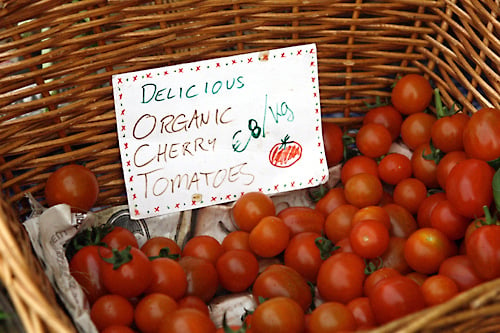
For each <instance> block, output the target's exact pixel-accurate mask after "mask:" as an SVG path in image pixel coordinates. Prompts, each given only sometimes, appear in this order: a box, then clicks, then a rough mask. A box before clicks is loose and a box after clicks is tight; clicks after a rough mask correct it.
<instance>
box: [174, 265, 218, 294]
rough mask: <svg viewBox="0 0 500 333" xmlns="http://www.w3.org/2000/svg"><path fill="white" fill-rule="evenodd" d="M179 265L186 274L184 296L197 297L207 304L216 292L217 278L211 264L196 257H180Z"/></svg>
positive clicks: (213, 266)
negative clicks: (186, 284)
mask: <svg viewBox="0 0 500 333" xmlns="http://www.w3.org/2000/svg"><path fill="white" fill-rule="evenodd" d="M179 264H180V265H181V266H182V268H183V269H184V272H186V278H187V281H188V286H187V289H186V295H190V296H197V297H199V298H201V299H202V300H203V301H204V302H205V303H208V302H209V301H210V300H211V299H212V298H213V297H214V296H215V293H216V292H217V288H218V287H219V278H218V276H217V270H216V269H215V265H214V264H212V262H210V261H208V260H206V259H202V258H197V257H181V258H180V259H179Z"/></svg>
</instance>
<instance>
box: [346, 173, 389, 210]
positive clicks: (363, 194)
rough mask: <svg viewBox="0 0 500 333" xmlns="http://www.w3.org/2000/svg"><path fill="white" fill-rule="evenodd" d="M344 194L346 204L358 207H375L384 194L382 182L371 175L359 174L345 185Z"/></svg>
mask: <svg viewBox="0 0 500 333" xmlns="http://www.w3.org/2000/svg"><path fill="white" fill-rule="evenodd" d="M344 194H345V198H346V200H347V202H349V203H350V204H352V205H354V206H356V207H358V208H363V207H366V206H374V205H377V204H378V203H379V202H380V201H381V200H382V196H383V194H384V189H383V186H382V182H381V181H380V179H379V178H378V177H377V176H374V175H372V174H371V173H359V174H356V175H354V176H352V177H351V178H349V180H348V181H347V182H346V183H345V186H344Z"/></svg>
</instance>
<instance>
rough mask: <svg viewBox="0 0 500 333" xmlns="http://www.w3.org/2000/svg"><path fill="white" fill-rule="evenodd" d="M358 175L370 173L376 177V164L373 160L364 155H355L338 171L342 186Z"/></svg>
mask: <svg viewBox="0 0 500 333" xmlns="http://www.w3.org/2000/svg"><path fill="white" fill-rule="evenodd" d="M359 173H371V174H372V175H374V176H376V177H378V165H377V162H376V161H375V160H374V159H373V158H370V157H368V156H364V155H357V156H354V157H352V158H350V159H348V160H347V161H346V162H345V163H344V165H343V166H342V170H341V171H340V179H341V181H342V184H344V185H345V183H347V181H348V180H349V178H351V177H352V176H354V175H356V174H359Z"/></svg>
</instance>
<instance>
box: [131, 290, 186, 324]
mask: <svg viewBox="0 0 500 333" xmlns="http://www.w3.org/2000/svg"><path fill="white" fill-rule="evenodd" d="M175 310H177V302H176V301H175V300H174V299H173V298H172V297H170V296H168V295H165V294H162V293H153V294H149V295H146V296H144V297H142V298H141V299H140V300H139V302H138V303H137V305H136V306H135V311H134V323H135V325H136V326H137V328H138V329H139V330H140V331H141V332H142V333H156V332H157V331H158V329H159V327H160V325H161V322H162V321H163V318H165V316H166V315H167V314H168V313H170V312H173V311H175Z"/></svg>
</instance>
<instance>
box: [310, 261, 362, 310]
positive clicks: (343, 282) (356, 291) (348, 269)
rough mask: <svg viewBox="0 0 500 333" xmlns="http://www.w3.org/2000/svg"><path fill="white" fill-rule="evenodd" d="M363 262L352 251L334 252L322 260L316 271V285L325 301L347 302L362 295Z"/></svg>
mask: <svg viewBox="0 0 500 333" xmlns="http://www.w3.org/2000/svg"><path fill="white" fill-rule="evenodd" d="M364 280H365V263H364V261H363V259H362V258H361V257H360V256H358V255H357V254H354V253H348V252H340V253H335V254H334V255H332V256H331V257H329V258H328V259H326V260H325V261H324V262H323V265H321V267H320V269H319V272H318V279H317V287H318V291H319V294H320V296H321V297H322V298H323V299H324V300H325V301H333V302H340V303H344V304H347V303H348V302H349V301H351V300H353V299H354V298H357V297H360V296H362V295H363V283H364Z"/></svg>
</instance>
